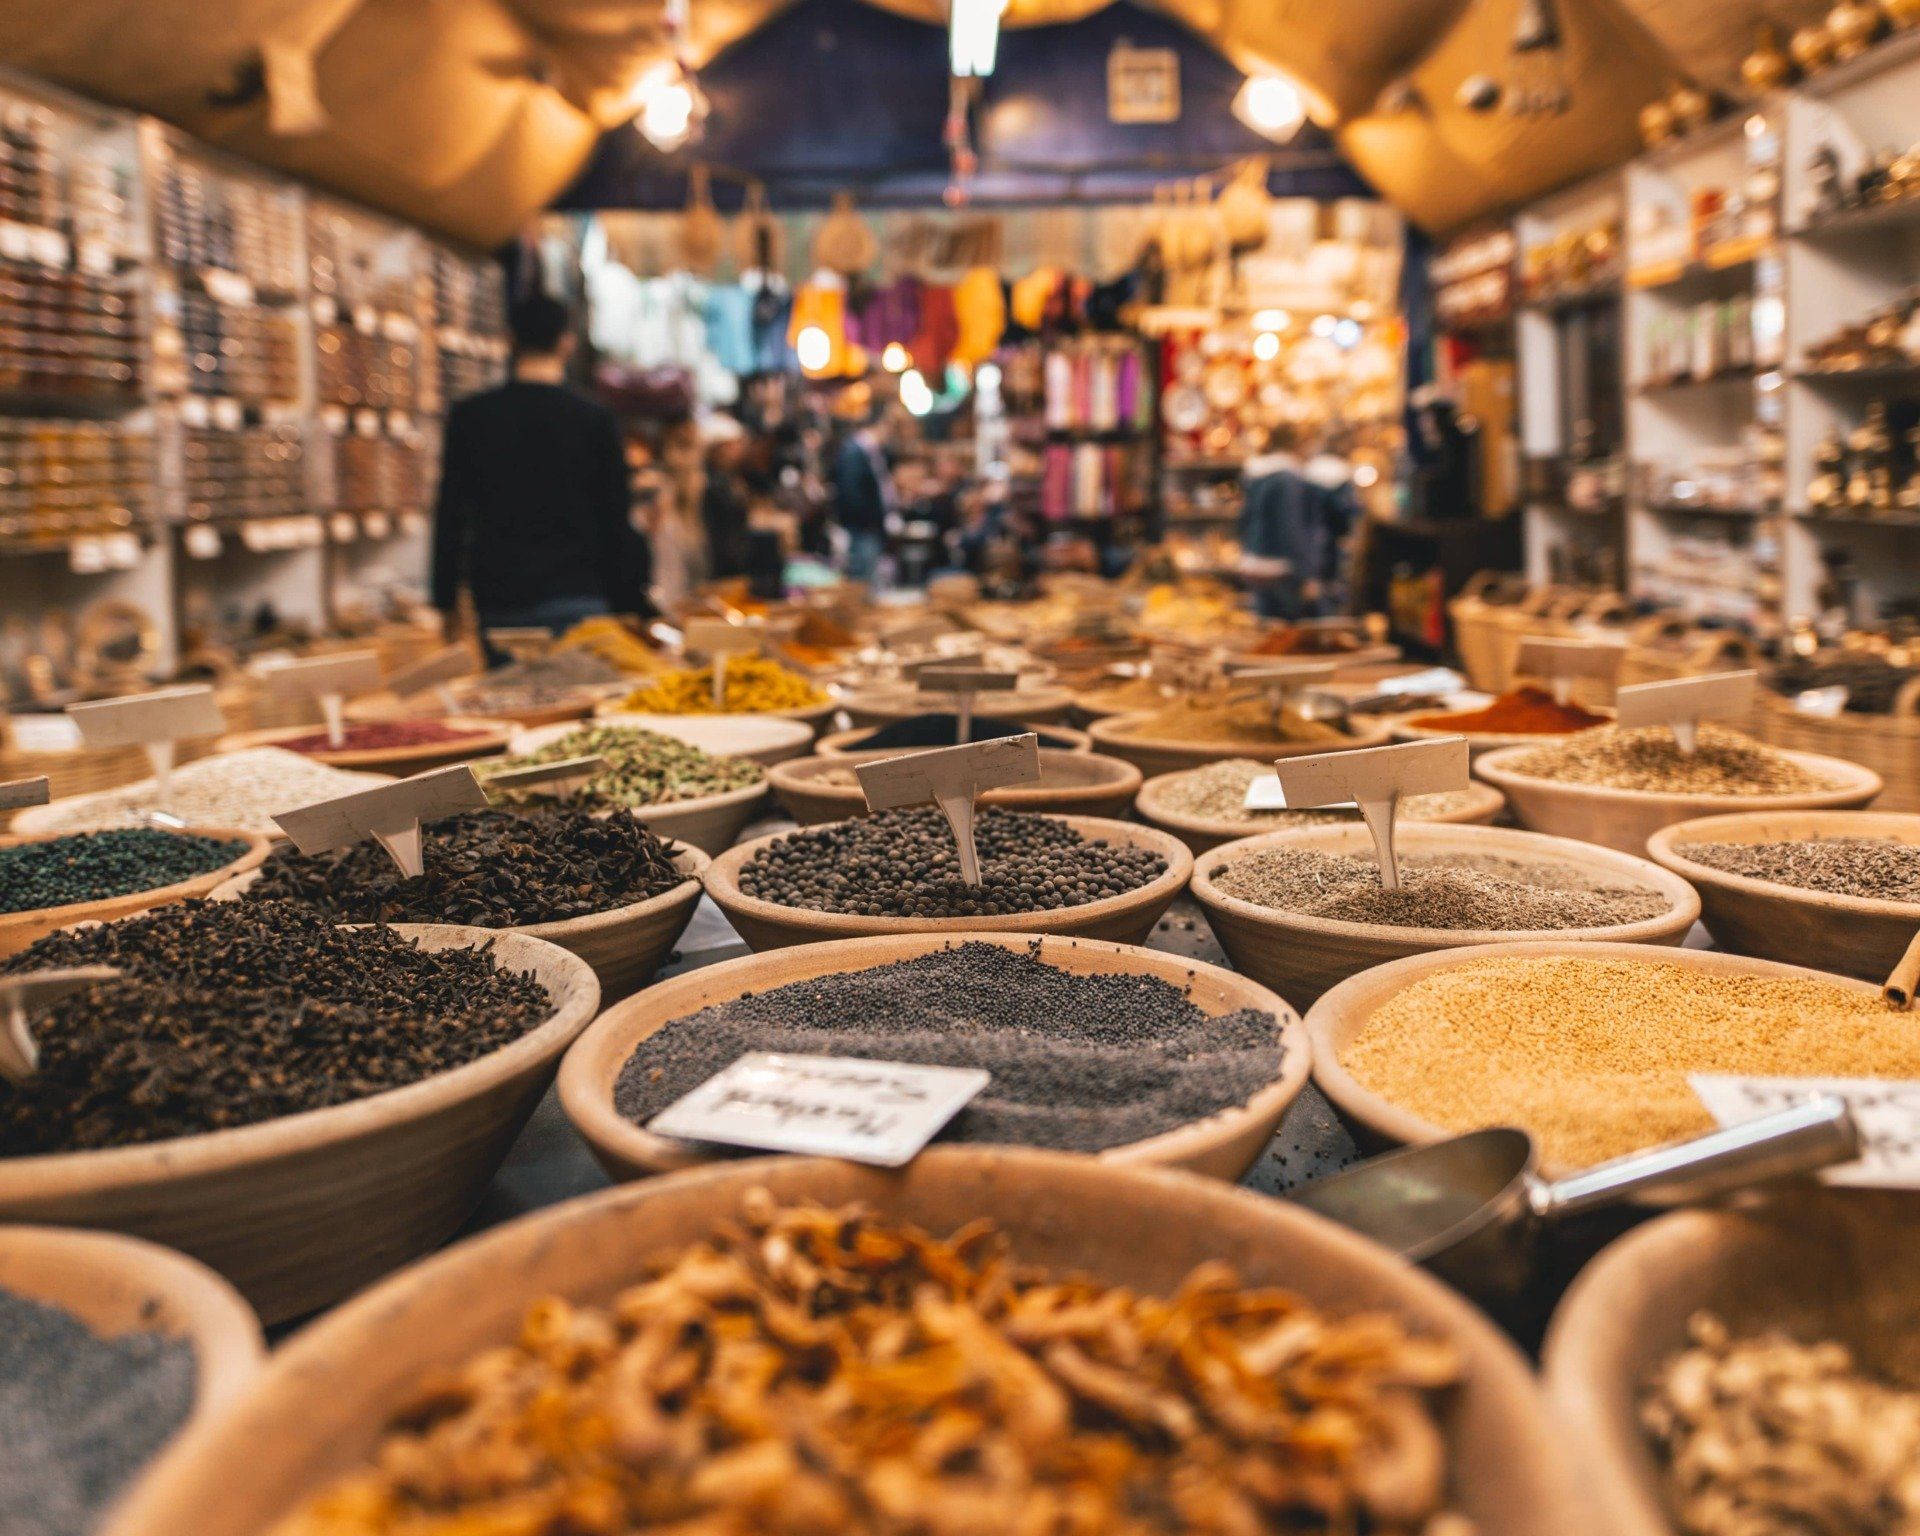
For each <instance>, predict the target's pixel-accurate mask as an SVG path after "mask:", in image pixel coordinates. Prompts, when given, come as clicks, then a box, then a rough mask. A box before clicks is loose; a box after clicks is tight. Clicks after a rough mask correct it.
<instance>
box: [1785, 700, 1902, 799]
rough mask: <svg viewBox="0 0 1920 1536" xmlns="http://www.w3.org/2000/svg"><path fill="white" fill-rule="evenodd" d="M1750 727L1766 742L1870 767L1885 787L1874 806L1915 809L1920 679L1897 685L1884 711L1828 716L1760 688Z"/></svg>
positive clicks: (1795, 750) (1793, 750)
mask: <svg viewBox="0 0 1920 1536" xmlns="http://www.w3.org/2000/svg"><path fill="white" fill-rule="evenodd" d="M1752 729H1753V734H1754V735H1755V736H1757V737H1759V738H1760V740H1762V741H1764V742H1765V743H1766V744H1767V745H1768V746H1770V747H1783V748H1785V749H1786V750H1788V751H1791V752H1820V753H1824V754H1825V755H1826V756H1828V757H1844V758H1846V759H1847V760H1848V761H1850V762H1855V763H1859V764H1860V765H1861V766H1862V767H1864V768H1871V769H1872V770H1873V771H1874V772H1875V773H1877V774H1879V775H1880V777H1881V779H1882V781H1883V782H1884V784H1885V786H1886V787H1885V788H1883V789H1882V790H1881V791H1880V798H1879V799H1877V800H1875V801H1874V803H1873V804H1874V809H1875V810H1880V811H1920V678H1916V679H1914V681H1913V682H1910V683H1908V684H1907V686H1906V687H1905V688H1903V689H1901V690H1900V693H1899V696H1898V697H1897V698H1895V700H1894V701H1893V710H1892V712H1891V713H1889V714H1884V715H1849V714H1846V713H1844V712H1843V713H1841V714H1838V715H1835V716H1833V717H1832V718H1831V719H1825V718H1822V717H1821V716H1819V715H1809V714H1805V713H1803V712H1802V711H1800V710H1797V709H1795V708H1794V707H1793V705H1792V703H1791V702H1789V701H1788V700H1786V699H1783V698H1781V697H1780V696H1779V695H1778V694H1776V693H1773V692H1771V691H1770V690H1767V689H1762V690H1761V693H1760V702H1759V704H1758V705H1757V706H1756V707H1755V709H1754V711H1753V720H1752Z"/></svg>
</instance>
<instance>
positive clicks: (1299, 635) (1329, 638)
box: [1240, 624, 1366, 656]
mask: <svg viewBox="0 0 1920 1536" xmlns="http://www.w3.org/2000/svg"><path fill="white" fill-rule="evenodd" d="M1365 648H1366V641H1365V640H1363V639H1362V638H1361V636H1360V634H1359V632H1358V631H1357V630H1352V629H1342V628H1340V627H1339V626H1337V625H1332V624H1315V625H1312V626H1309V627H1307V628H1303V629H1270V630H1268V631H1267V632H1266V633H1265V634H1264V635H1262V636H1261V637H1260V638H1259V639H1258V640H1256V641H1254V642H1253V643H1252V644H1251V645H1247V646H1243V647H1241V648H1240V654H1241V655H1243V656H1346V655H1350V654H1351V653H1352V652H1354V651H1358V650H1364V649H1365Z"/></svg>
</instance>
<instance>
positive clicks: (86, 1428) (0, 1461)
mask: <svg viewBox="0 0 1920 1536" xmlns="http://www.w3.org/2000/svg"><path fill="white" fill-rule="evenodd" d="M198 1383H199V1367H198V1364H197V1362H196V1361H195V1359H194V1354H193V1345H192V1343H191V1342H189V1341H188V1340H186V1339H184V1338H175V1337H170V1336H168V1335H166V1334H161V1333H149V1332H138V1331H135V1332H130V1333H120V1334H115V1335H113V1336H112V1337H107V1336H104V1335H101V1334H97V1333H95V1332H94V1331H93V1330H92V1329H91V1328H89V1327H88V1326H87V1325H86V1324H85V1323H84V1322H82V1321H81V1320H80V1319H79V1318H77V1317H75V1316H74V1315H73V1314H72V1313H70V1312H67V1311H64V1310H63V1309H61V1308H59V1307H54V1306H49V1305H47V1304H46V1303H44V1302H41V1301H36V1300H34V1299H33V1298H32V1297H29V1296H20V1295H17V1294H15V1293H14V1292H12V1291H9V1290H6V1289H3V1288H0V1424H4V1425H6V1427H7V1432H6V1433H5V1434H4V1435H0V1531H5V1532H6V1533H7V1536H91V1533H92V1532H93V1531H94V1530H96V1529H97V1528H98V1527H99V1524H100V1517H101V1515H102V1514H103V1513H105V1511H106V1507H107V1505H109V1504H110V1503H112V1502H113V1500H114V1499H115V1497H117V1496H118V1495H119V1493H120V1491H121V1490H122V1489H123V1488H125V1487H126V1486H127V1485H128V1484H129V1483H130V1482H132V1481H133V1478H134V1476H135V1475H136V1474H137V1473H138V1472H139V1471H140V1470H141V1469H142V1468H143V1467H145V1466H146V1464H147V1463H148V1462H149V1461H151V1460H152V1459H153V1458H154V1457H155V1456H156V1455H157V1454H158V1453H159V1452H160V1451H161V1450H162V1449H163V1448H164V1447H165V1445H166V1443H167V1442H168V1441H169V1440H171V1439H172V1438H173V1436H174V1434H175V1432H176V1431H178V1430H179V1429H180V1427H181V1426H182V1425H183V1424H185V1423H186V1421H187V1416H188V1415H189V1414H190V1413H191V1412H192V1411H193V1404H194V1397H195V1394H196V1393H197V1391H198Z"/></svg>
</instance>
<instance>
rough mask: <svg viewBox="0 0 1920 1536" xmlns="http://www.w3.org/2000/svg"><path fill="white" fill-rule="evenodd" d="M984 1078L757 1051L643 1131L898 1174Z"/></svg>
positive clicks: (957, 1070) (966, 1071)
mask: <svg viewBox="0 0 1920 1536" xmlns="http://www.w3.org/2000/svg"><path fill="white" fill-rule="evenodd" d="M988 1080H989V1074H988V1073H986V1072H984V1071H982V1070H981V1069H980V1068H978V1067H923V1066H917V1065H909V1064H906V1063H900V1062H888V1061H860V1060H857V1059H854V1058H852V1057H845V1056H783V1055H775V1054H774V1053H772V1052H767V1051H757V1052H754V1053H753V1054H751V1055H747V1056H742V1057H740V1058H739V1059H738V1060H737V1061H735V1062H734V1063H733V1064H732V1065H731V1066H729V1067H727V1068H725V1069H724V1070H722V1071H720V1072H717V1073H715V1074H714V1075H713V1076H712V1077H710V1078H708V1079H707V1080H706V1081H705V1082H704V1083H702V1084H701V1085H700V1086H699V1087H698V1088H696V1089H694V1090H693V1092H691V1093H689V1094H688V1095H687V1096H686V1097H685V1098H682V1099H678V1100H676V1101H675V1102H674V1103H672V1104H669V1105H668V1106H667V1107H666V1108H665V1109H663V1110H661V1111H660V1113H659V1114H657V1115H655V1116H654V1117H653V1119H652V1120H650V1121H649V1122H648V1123H647V1129H648V1130H650V1131H653V1132H655V1133H656V1134H658V1135H661V1136H672V1137H675V1138H677V1139H679V1140H682V1141H705V1142H719V1143H722V1144H723V1145H726V1146H731V1147H753V1148H756V1149H758V1150H760V1151H763V1152H793V1153H798V1154H801V1155H805V1156H811V1157H843V1158H846V1159H847V1160H848V1161H850V1162H856V1163H869V1164H872V1165H874V1166H876V1167H881V1168H898V1167H900V1166H901V1165H902V1164H904V1163H908V1162H910V1161H912V1159H913V1158H914V1157H915V1156H916V1155H917V1154H918V1153H919V1151H920V1149H921V1148H922V1147H924V1146H926V1144H927V1143H928V1142H929V1141H931V1140H932V1139H933V1138H934V1136H935V1135H937V1134H938V1133H939V1131H940V1128H941V1127H942V1126H944V1125H945V1124H946V1123H947V1122H948V1121H949V1120H951V1119H952V1118H953V1117H954V1116H955V1115H956V1114H958V1113H959V1112H960V1110H961V1109H962V1108H964V1107H965V1105H966V1103H967V1101H968V1100H969V1099H971V1098H972V1097H973V1096H974V1095H975V1094H977V1093H978V1092H979V1091H980V1090H981V1089H982V1088H984V1087H986V1086H987V1083H988Z"/></svg>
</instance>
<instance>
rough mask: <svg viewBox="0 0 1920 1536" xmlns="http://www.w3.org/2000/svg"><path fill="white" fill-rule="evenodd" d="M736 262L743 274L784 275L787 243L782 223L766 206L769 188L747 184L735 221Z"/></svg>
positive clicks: (734, 248)
mask: <svg viewBox="0 0 1920 1536" xmlns="http://www.w3.org/2000/svg"><path fill="white" fill-rule="evenodd" d="M733 259H734V264H735V265H736V266H738V267H739V269H740V270H741V271H742V272H781V271H784V270H785V269H786V265H787V252H786V240H785V238H784V236H783V232H782V230H781V228H780V221H779V220H778V219H777V218H775V217H774V214H773V209H772V208H770V207H768V206H767V189H766V187H765V186H764V185H763V184H762V183H760V182H757V181H750V182H748V183H747V195H746V199H745V201H743V202H742V203H741V205H740V217H739V218H737V219H735V220H734V222H733Z"/></svg>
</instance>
